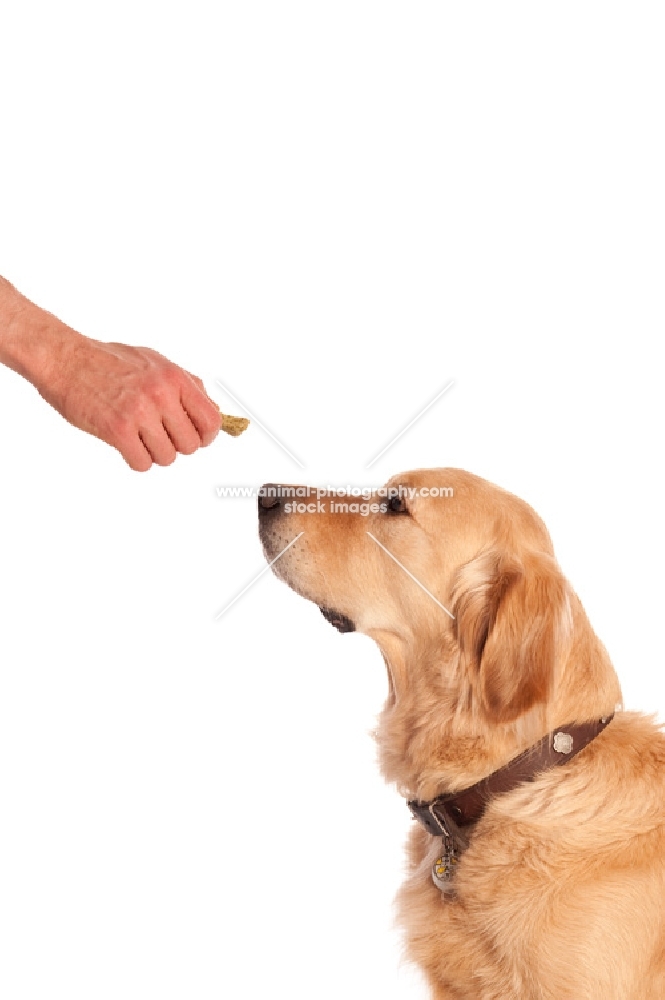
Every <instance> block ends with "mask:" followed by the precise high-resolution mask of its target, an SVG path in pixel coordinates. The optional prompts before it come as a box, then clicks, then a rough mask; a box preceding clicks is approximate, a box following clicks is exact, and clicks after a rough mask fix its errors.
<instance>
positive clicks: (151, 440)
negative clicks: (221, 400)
mask: <svg viewBox="0 0 665 1000" xmlns="http://www.w3.org/2000/svg"><path fill="white" fill-rule="evenodd" d="M67 332H68V333H71V334H73V331H67ZM33 381H34V384H35V386H36V388H37V389H38V390H39V392H40V394H41V395H42V396H43V397H44V399H45V400H46V401H47V402H49V403H50V404H51V405H52V406H53V407H54V408H55V409H56V410H57V411H58V413H60V414H62V416H63V417H64V418H65V419H66V420H68V421H69V422H70V423H71V424H73V425H74V426H75V427H78V428H80V429H81V430H84V431H87V432H88V433H89V434H94V435H95V437H98V438H101V440H102V441H106V443H107V444H110V445H111V446H112V447H114V448H117V449H118V451H119V452H120V454H121V455H122V457H123V458H124V459H125V461H126V462H127V464H128V465H129V466H130V468H132V469H134V470H136V471H137V472H145V471H147V470H148V469H149V468H150V467H151V465H152V464H153V462H154V463H155V464H157V465H170V464H171V463H172V462H173V461H174V459H175V457H176V454H177V453H178V452H180V453H181V454H183V455H191V454H192V453H193V452H195V451H196V450H197V448H200V447H201V446H204V447H205V446H206V445H209V444H210V443H211V441H213V440H214V438H215V437H216V436H217V434H218V432H219V429H220V416H219V411H218V409H217V407H216V406H215V404H214V403H213V402H212V400H211V399H210V398H209V397H208V395H207V393H206V391H205V389H204V387H203V382H202V381H201V379H199V378H197V377H196V376H195V375H190V374H189V372H186V371H184V370H183V369H182V368H179V367H178V366H177V365H175V364H173V363H172V362H171V361H169V360H168V359H167V358H165V357H163V356H162V355H161V354H158V353H157V351H153V350H151V349H150V348H147V347H130V346H128V345H126V344H106V343H101V342H100V341H96V340H89V339H88V338H87V337H83V336H81V335H80V334H73V336H65V337H64V339H62V340H61V343H60V344H59V345H58V346H57V348H56V349H55V350H54V353H53V355H52V357H51V358H49V360H48V362H47V363H46V364H45V365H44V367H43V371H42V372H41V373H40V374H39V375H38V376H37V377H36V378H35V379H34V380H33Z"/></svg>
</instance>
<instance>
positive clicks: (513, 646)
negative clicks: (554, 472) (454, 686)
mask: <svg viewBox="0 0 665 1000" xmlns="http://www.w3.org/2000/svg"><path fill="white" fill-rule="evenodd" d="M566 588H567V585H566V581H565V579H564V577H563V576H562V574H561V571H560V570H559V568H558V566H557V564H556V562H555V561H554V559H553V558H552V557H551V556H549V555H547V554H546V553H540V552H532V553H528V554H527V555H525V556H524V557H523V558H522V559H517V558H516V557H514V556H510V555H508V554H506V553H503V552H501V551H498V550H492V551H488V552H484V553H481V555H479V556H477V557H476V558H475V559H473V560H471V562H469V563H467V564H466V565H465V566H463V567H462V569H461V570H460V572H459V573H458V576H457V580H456V582H455V586H454V590H453V612H454V614H455V622H454V625H455V629H456V634H457V641H458V643H459V647H460V651H461V653H462V656H463V658H464V659H465V660H466V661H467V664H468V667H469V670H470V674H471V680H472V685H473V687H474V688H475V689H476V691H477V692H478V694H479V696H480V700H481V703H482V705H483V708H484V710H485V713H486V714H487V716H488V717H489V719H491V720H492V721H493V722H510V721H512V720H513V719H516V718H517V717H518V716H520V715H521V714H522V713H523V712H526V711H527V710H528V709H529V708H531V707H532V706H533V705H536V704H538V703H539V702H543V703H544V702H545V701H546V700H547V698H548V695H549V693H550V690H551V687H552V683H553V679H554V666H555V655H556V645H557V639H558V635H559V632H560V628H561V623H562V621H563V613H564V610H565V607H566V604H567V596H566Z"/></svg>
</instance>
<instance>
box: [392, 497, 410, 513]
mask: <svg viewBox="0 0 665 1000" xmlns="http://www.w3.org/2000/svg"><path fill="white" fill-rule="evenodd" d="M388 510H391V511H392V512H393V514H408V513H409V512H408V510H407V509H406V503H405V501H404V499H403V498H402V497H391V498H390V500H389V501H388Z"/></svg>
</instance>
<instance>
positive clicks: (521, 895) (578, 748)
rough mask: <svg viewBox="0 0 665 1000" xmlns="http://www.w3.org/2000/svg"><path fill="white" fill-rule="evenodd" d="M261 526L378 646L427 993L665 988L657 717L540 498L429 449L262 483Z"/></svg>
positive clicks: (656, 993) (413, 953)
mask: <svg viewBox="0 0 665 1000" xmlns="http://www.w3.org/2000/svg"><path fill="white" fill-rule="evenodd" d="M307 489H309V490H310V492H309V495H308V493H307V492H306V490H307ZM289 491H292V492H289ZM259 530H260V538H261V541H262V545H263V549H264V552H265V555H266V557H267V559H268V560H269V561H270V562H271V563H272V569H273V572H274V573H275V574H276V575H277V576H278V577H279V578H280V579H281V580H283V581H284V582H286V583H287V584H288V585H289V586H290V587H291V588H292V589H293V590H295V591H296V592H297V593H298V594H300V595H301V596H302V597H305V598H306V599H308V600H310V601H313V602H314V604H316V605H318V606H319V607H320V608H321V610H322V611H323V614H324V616H325V617H326V618H327V619H328V621H330V622H331V623H332V624H333V625H335V626H336V627H337V628H338V629H339V630H340V631H343V632H352V631H359V632H363V633H365V634H366V635H369V636H371V637H372V638H373V639H374V640H375V641H376V643H377V645H378V646H379V649H380V651H381V653H382V655H383V659H384V661H385V664H386V668H387V671H388V677H389V694H388V698H387V701H386V704H385V706H384V708H383V711H382V714H381V715H380V718H379V723H378V728H377V732H376V736H377V741H378V747H379V762H380V766H381V770H382V772H383V775H384V777H385V778H386V779H387V781H389V782H391V783H393V784H394V785H395V786H396V787H397V789H398V791H399V792H400V793H401V794H402V795H403V796H404V797H405V799H406V800H407V801H408V802H409V803H410V804H411V809H412V812H413V815H414V818H415V820H416V822H414V823H413V827H412V830H411V833H410V836H409V843H408V876H407V879H406V882H405V884H404V886H403V888H402V889H401V890H400V893H399V895H398V900H397V905H398V916H399V921H400V924H401V925H402V928H403V931H404V936H405V947H406V952H407V956H408V958H409V959H410V960H412V961H414V962H415V963H416V964H418V965H419V966H420V967H421V969H422V970H423V972H424V974H425V976H426V978H427V981H428V983H429V985H430V987H431V992H432V996H433V997H434V998H435V1000H638V998H639V1000H665V734H663V732H662V731H661V729H660V728H659V727H658V726H657V725H656V723H655V722H654V721H653V720H652V719H651V718H648V717H646V716H643V715H640V714H639V713H633V712H627V711H623V710H622V709H621V691H620V687H619V682H618V679H617V676H616V673H615V671H614V669H613V667H612V664H611V662H610V659H609V656H608V654H607V652H606V650H605V648H604V647H603V645H602V643H601V642H600V641H599V639H598V638H597V637H596V635H595V633H594V632H593V630H592V628H591V625H590V624H589V621H588V619H587V616H586V614H585V612H584V610H583V608H582V606H581V603H580V601H579V599H578V598H577V596H576V595H575V593H574V591H573V590H572V588H571V586H570V584H569V583H568V582H567V580H566V579H565V578H564V576H563V575H562V572H561V570H560V568H559V566H558V564H557V562H556V560H555V558H554V554H553V548H552V543H551V540H550V537H549V535H548V532H547V530H546V528H545V525H544V524H543V522H542V520H541V519H540V518H539V517H538V515H537V514H536V513H535V512H534V511H533V510H532V509H531V507H529V506H528V505H527V504H526V503H525V502H523V501H522V500H520V499H518V498H517V497H515V496H513V495H512V494H510V493H508V492H506V491H505V490H503V489H501V488H499V487H497V486H494V485H492V484H490V483H488V482H486V481H485V480H483V479H480V478H479V477H477V476H474V475H472V474H471V473H468V472H464V471H462V470H457V469H433V470H418V471H415V472H409V473H406V474H403V475H399V476H396V477H393V478H392V479H391V480H390V481H389V483H388V484H387V486H386V487H385V488H383V489H381V490H378V491H376V492H375V494H374V495H373V496H372V497H371V498H363V502H362V503H361V501H360V500H359V499H358V498H356V497H354V498H350V497H346V498H345V501H342V500H340V498H339V497H338V496H337V495H335V493H334V492H332V493H331V492H328V491H320V490H319V491H317V490H316V488H306V487H278V486H271V485H270V484H267V485H266V486H265V487H263V488H262V490H261V491H260V497H259ZM296 539H297V540H296ZM418 820H419V821H420V822H418Z"/></svg>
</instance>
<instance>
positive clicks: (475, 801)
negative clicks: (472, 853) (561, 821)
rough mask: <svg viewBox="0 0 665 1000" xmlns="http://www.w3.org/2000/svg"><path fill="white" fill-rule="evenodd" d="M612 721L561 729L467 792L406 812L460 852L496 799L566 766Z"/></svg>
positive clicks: (412, 804) (413, 803) (606, 719)
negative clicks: (562, 765)
mask: <svg viewBox="0 0 665 1000" xmlns="http://www.w3.org/2000/svg"><path fill="white" fill-rule="evenodd" d="M613 718H614V713H612V715H606V716H603V718H602V719H596V720H595V721H594V722H585V723H582V724H581V725H578V726H562V727H560V728H559V729H556V730H555V731H554V732H553V733H548V734H547V736H544V737H543V738H542V740H540V741H539V742H538V743H536V744H534V746H532V747H529V749H528V750H525V751H524V753H521V754H520V755H519V757H515V758H514V759H513V760H511V761H510V763H508V764H506V765H505V766H504V767H502V768H499V770H498V771H493V772H492V774H490V775H488V776H487V777H486V778H483V779H482V781H478V782H477V783H476V784H475V785H471V787H470V788H465V789H464V790H463V791H461V792H452V793H450V794H444V795H438V796H437V797H436V798H435V799H431V800H430V801H429V802H418V801H416V800H413V801H411V802H409V809H410V810H411V812H412V813H413V815H414V817H415V818H416V819H418V820H420V822H421V823H422V824H423V826H424V827H425V829H426V830H427V832H428V833H431V834H432V836H434V837H444V838H448V839H450V840H451V841H452V842H453V843H454V844H455V845H456V847H457V849H458V850H463V849H464V848H465V847H467V846H468V843H469V834H470V832H471V829H472V828H473V826H474V825H475V824H476V823H477V822H478V820H479V819H480V818H481V816H482V815H483V813H484V812H485V809H486V808H487V806H488V804H489V802H490V800H491V799H492V798H493V797H494V796H495V795H500V794H501V793H503V792H510V791H512V789H513V788H517V786H518V785H521V784H522V782H524V781H533V779H534V778H535V777H536V775H537V774H539V773H540V772H541V771H547V770H549V768H551V767H556V766H557V765H559V764H565V763H566V761H569V760H570V759H571V757H574V756H575V754H577V753H579V752H580V750H583V749H584V747H585V746H586V745H587V744H588V743H590V742H591V740H593V739H595V737H596V736H598V734H599V733H601V732H602V731H603V729H604V728H605V726H607V725H608V724H609V723H610V722H611V721H612V719H613Z"/></svg>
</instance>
